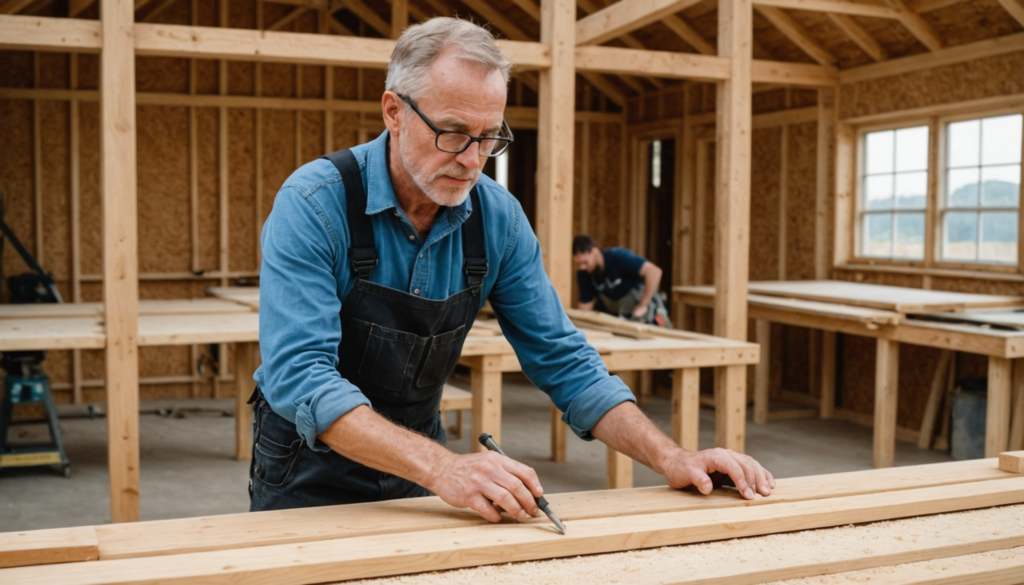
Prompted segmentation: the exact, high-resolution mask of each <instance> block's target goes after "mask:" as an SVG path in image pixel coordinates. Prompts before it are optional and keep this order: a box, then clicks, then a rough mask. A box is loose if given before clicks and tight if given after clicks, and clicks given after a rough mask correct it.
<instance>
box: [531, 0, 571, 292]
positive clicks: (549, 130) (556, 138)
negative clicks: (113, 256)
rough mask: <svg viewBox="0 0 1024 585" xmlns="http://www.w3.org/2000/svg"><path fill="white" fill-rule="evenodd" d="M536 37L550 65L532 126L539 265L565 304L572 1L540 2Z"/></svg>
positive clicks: (568, 261)
mask: <svg viewBox="0 0 1024 585" xmlns="http://www.w3.org/2000/svg"><path fill="white" fill-rule="evenodd" d="M540 42H542V43H547V44H550V45H551V67H550V68H549V69H544V70H542V71H541V72H540V95H539V98H540V99H539V110H540V111H539V119H540V121H539V125H538V129H537V238H538V239H539V240H540V245H541V253H542V255H543V258H544V267H545V268H546V269H547V273H548V277H549V278H550V279H551V283H552V284H553V285H554V287H555V291H557V292H558V296H559V298H561V300H562V304H563V305H566V306H568V303H569V301H570V295H571V293H572V280H571V278H572V230H570V229H566V226H570V225H572V187H573V158H574V152H575V147H574V144H575V143H574V132H575V126H576V122H575V109H576V108H575V105H576V104H575V102H576V94H575V84H576V69H575V64H574V60H575V45H576V2H575V0H546V1H545V2H542V4H541V17H540Z"/></svg>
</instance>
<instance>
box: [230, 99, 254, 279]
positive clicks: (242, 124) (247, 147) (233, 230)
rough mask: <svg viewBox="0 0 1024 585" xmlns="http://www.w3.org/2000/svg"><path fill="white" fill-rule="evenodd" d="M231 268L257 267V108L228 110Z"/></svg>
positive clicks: (233, 269)
mask: <svg viewBox="0 0 1024 585" xmlns="http://www.w3.org/2000/svg"><path fill="white" fill-rule="evenodd" d="M227 112H228V138H229V144H228V235H229V237H228V255H229V258H228V270H232V271H236V270H237V271H242V270H257V269H258V268H259V267H258V266H257V265H256V230H257V225H256V219H255V217H256V215H255V214H256V208H255V206H256V181H255V179H256V165H255V162H256V161H255V154H256V149H255V145H256V143H255V138H256V132H255V122H256V113H255V112H254V111H253V110H249V109H245V110H241V109H235V108H231V109H229V110H228V111H227Z"/></svg>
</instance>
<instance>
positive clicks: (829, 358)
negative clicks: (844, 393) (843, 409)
mask: <svg viewBox="0 0 1024 585" xmlns="http://www.w3.org/2000/svg"><path fill="white" fill-rule="evenodd" d="M835 412H836V332H835V331H823V332H822V338H821V398H820V406H819V410H818V414H819V416H821V418H832V417H833V416H835Z"/></svg>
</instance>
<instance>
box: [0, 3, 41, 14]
mask: <svg viewBox="0 0 1024 585" xmlns="http://www.w3.org/2000/svg"><path fill="white" fill-rule="evenodd" d="M33 2H35V0H7V1H6V2H0V14H17V13H19V12H21V11H22V10H23V9H24V8H25V7H26V6H28V5H29V4H31V3H33Z"/></svg>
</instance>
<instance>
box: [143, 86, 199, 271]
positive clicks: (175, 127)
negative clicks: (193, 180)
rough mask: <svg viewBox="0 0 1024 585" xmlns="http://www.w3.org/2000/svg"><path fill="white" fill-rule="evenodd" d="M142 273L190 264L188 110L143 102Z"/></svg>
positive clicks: (184, 269) (187, 266)
mask: <svg viewBox="0 0 1024 585" xmlns="http://www.w3.org/2000/svg"><path fill="white" fill-rule="evenodd" d="M136 120H137V124H138V133H137V134H138V177H139V192H138V194H139V197H138V208H139V224H138V225H139V234H140V238H139V272H142V273H145V272H183V271H187V270H189V269H190V268H191V266H190V261H189V259H190V257H191V228H190V227H189V226H190V221H189V218H190V207H191V205H190V203H189V147H188V144H189V129H188V124H189V123H188V108H184V107H167V106H139V107H138V108H137V114H136Z"/></svg>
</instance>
